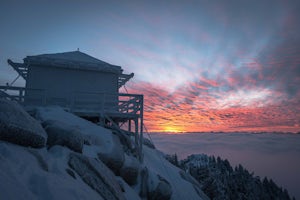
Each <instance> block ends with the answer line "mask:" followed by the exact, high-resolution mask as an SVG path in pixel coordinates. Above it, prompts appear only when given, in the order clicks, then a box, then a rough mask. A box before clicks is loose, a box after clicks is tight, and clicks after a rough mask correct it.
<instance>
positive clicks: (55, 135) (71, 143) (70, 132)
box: [43, 120, 84, 153]
mask: <svg viewBox="0 0 300 200" xmlns="http://www.w3.org/2000/svg"><path fill="white" fill-rule="evenodd" d="M43 126H44V127H45V130H46V132H47V134H48V140H47V145H49V146H50V147H52V146H54V145H61V146H66V147H68V148H69V149H71V150H73V151H76V152H79V153H81V152H82V148H83V144H84V137H83V134H82V133H81V132H80V131H78V130H76V129H75V128H74V126H70V125H67V124H65V123H63V122H59V121H53V120H50V121H46V122H44V123H43Z"/></svg>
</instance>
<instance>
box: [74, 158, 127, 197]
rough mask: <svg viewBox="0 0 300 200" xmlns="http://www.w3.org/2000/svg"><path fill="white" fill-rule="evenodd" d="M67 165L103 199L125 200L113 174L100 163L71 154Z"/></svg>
mask: <svg viewBox="0 0 300 200" xmlns="http://www.w3.org/2000/svg"><path fill="white" fill-rule="evenodd" d="M68 164H69V166H70V167H71V168H72V169H73V170H74V171H75V172H76V173H77V174H78V175H79V176H80V177H81V178H82V180H83V181H84V182H85V183H86V184H88V185H89V186H90V187H91V188H93V189H94V190H95V191H97V192H98V193H99V194H100V195H101V196H102V197H103V198H104V199H110V200H123V199H125V198H124V196H123V194H122V191H121V188H120V186H119V184H118V182H117V181H116V180H115V176H114V174H113V173H112V172H111V171H110V170H109V169H108V168H107V167H106V166H105V165H104V164H103V163H102V162H101V161H96V160H94V159H91V158H88V157H86V156H83V155H81V154H76V153H71V154H70V158H69V162H68Z"/></svg>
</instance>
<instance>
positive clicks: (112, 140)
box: [35, 106, 125, 172]
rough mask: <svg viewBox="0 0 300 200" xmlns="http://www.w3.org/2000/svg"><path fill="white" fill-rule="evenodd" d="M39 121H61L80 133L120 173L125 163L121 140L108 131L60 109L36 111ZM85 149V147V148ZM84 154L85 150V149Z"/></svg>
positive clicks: (50, 108) (43, 108) (42, 108)
mask: <svg viewBox="0 0 300 200" xmlns="http://www.w3.org/2000/svg"><path fill="white" fill-rule="evenodd" d="M35 117H36V118H37V119H39V120H41V121H42V122H46V121H48V120H52V121H59V122H61V123H64V124H65V125H66V126H70V127H73V128H74V129H76V130H77V131H79V132H80V133H81V134H82V135H83V137H84V140H85V141H86V143H88V144H89V145H94V146H97V147H99V148H94V150H96V151H97V152H96V154H97V155H98V157H99V158H100V159H101V160H102V161H103V162H104V163H105V164H106V165H107V166H108V167H109V168H111V169H112V170H113V171H115V172H118V171H119V170H120V168H121V167H122V165H123V162H124V159H125V158H124V151H123V149H122V148H123V147H122V145H121V143H120V140H119V138H118V137H117V136H116V135H114V134H112V132H111V131H110V130H108V129H105V128H103V127H101V126H98V125H96V124H94V123H92V122H90V121H87V120H85V119H82V118H80V117H78V116H76V115H74V114H72V113H69V112H66V111H64V110H63V109H62V108H60V107H54V106H49V107H40V108H37V110H36V116H35ZM84 148H85V147H84ZM83 152H85V150H84V149H83Z"/></svg>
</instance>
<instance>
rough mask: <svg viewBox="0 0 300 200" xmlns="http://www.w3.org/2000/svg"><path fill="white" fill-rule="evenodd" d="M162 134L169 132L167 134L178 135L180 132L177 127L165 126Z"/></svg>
mask: <svg viewBox="0 0 300 200" xmlns="http://www.w3.org/2000/svg"><path fill="white" fill-rule="evenodd" d="M163 131H164V132H169V133H180V132H182V130H180V129H178V128H177V127H173V126H166V127H164V130H163Z"/></svg>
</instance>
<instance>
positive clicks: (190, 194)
mask: <svg viewBox="0 0 300 200" xmlns="http://www.w3.org/2000/svg"><path fill="white" fill-rule="evenodd" d="M144 165H145V166H147V168H148V169H149V171H150V173H149V177H151V178H150V179H151V180H153V185H156V184H155V182H157V181H158V179H157V177H156V174H158V175H159V176H161V177H163V178H164V179H166V180H167V181H168V182H169V183H170V185H171V187H172V191H173V193H172V197H171V198H172V200H177V199H178V200H181V199H205V196H202V197H200V196H198V194H197V192H196V191H195V189H194V188H193V185H192V184H191V183H189V182H187V181H185V180H183V179H182V177H181V176H180V173H179V172H180V171H181V170H180V169H179V168H177V167H175V166H174V165H172V164H171V163H169V162H168V161H167V160H165V159H164V156H163V154H162V153H161V152H159V151H157V150H155V149H151V148H148V147H147V146H144Z"/></svg>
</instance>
